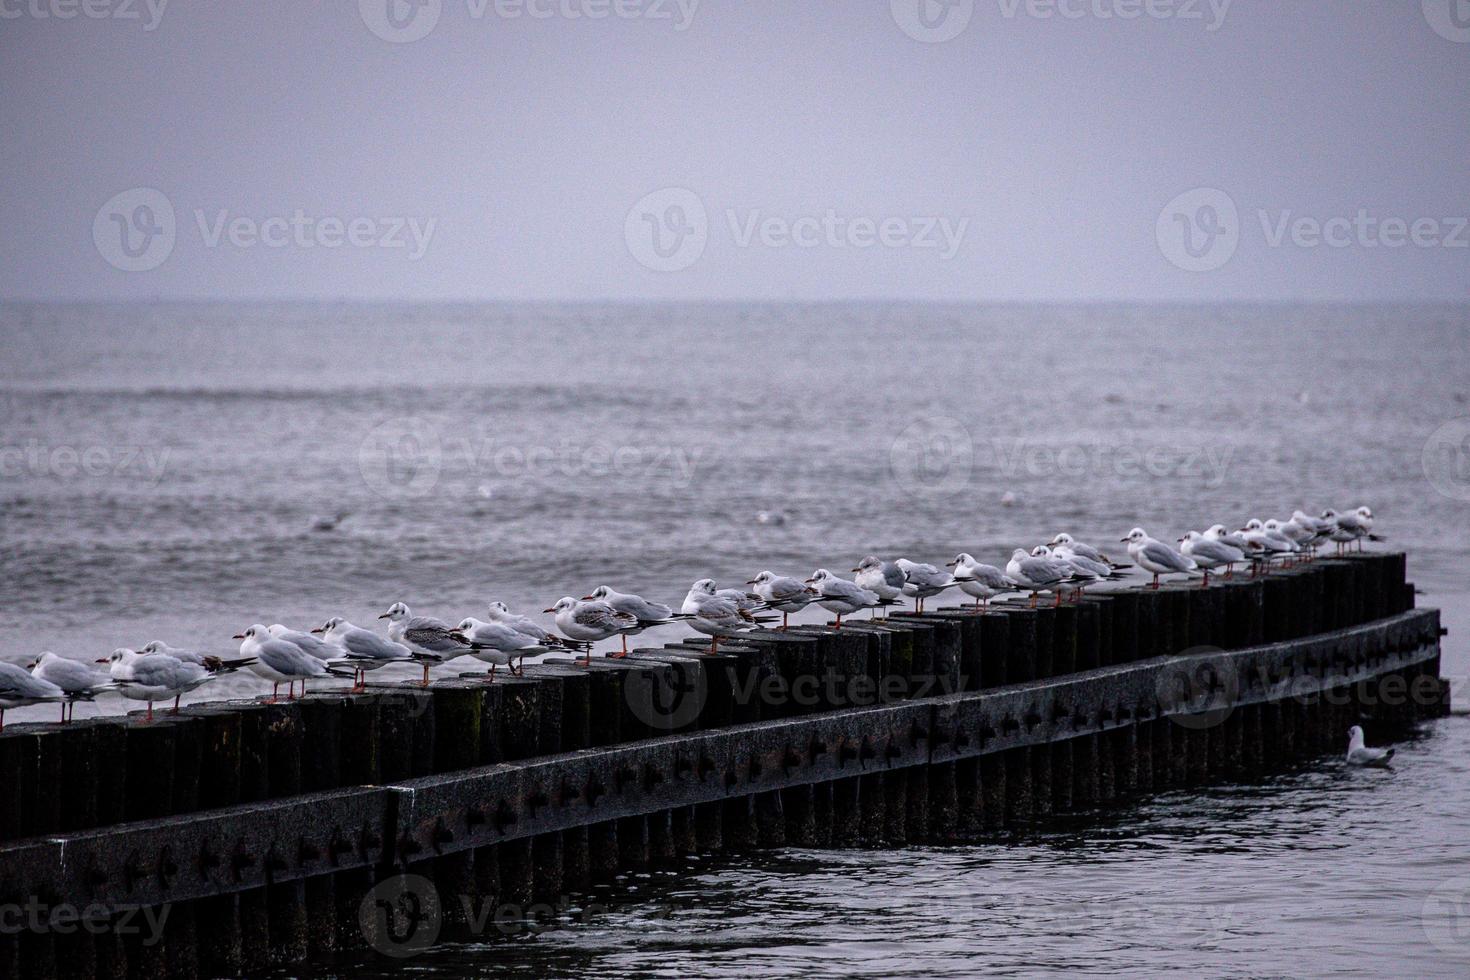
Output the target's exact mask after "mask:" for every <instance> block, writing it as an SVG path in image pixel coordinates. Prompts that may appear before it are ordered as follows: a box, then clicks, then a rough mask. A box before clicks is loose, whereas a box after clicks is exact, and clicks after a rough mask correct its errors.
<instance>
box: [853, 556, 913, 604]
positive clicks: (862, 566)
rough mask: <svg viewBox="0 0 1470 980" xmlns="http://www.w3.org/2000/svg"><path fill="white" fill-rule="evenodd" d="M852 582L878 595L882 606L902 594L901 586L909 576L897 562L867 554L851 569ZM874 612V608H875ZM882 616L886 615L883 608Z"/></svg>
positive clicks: (893, 601) (891, 602) (896, 599)
mask: <svg viewBox="0 0 1470 980" xmlns="http://www.w3.org/2000/svg"><path fill="white" fill-rule="evenodd" d="M852 580H853V582H855V583H856V584H857V585H858V587H859V588H863V589H867V590H868V591H869V592H872V593H874V594H876V595H877V596H878V598H879V599H880V600H881V604H882V605H884V606H888V605H892V604H894V603H896V602H897V601H898V597H899V596H901V595H903V587H904V585H906V584H907V583H908V580H909V577H908V575H907V574H906V573H905V572H904V570H903V569H902V568H899V567H898V562H893V561H884V560H883V559H881V558H879V557H878V556H877V555H868V556H867V557H866V558H864V559H863V560H862V561H860V562H858V565H857V567H856V568H854V569H853V576H852ZM875 612H876V610H875ZM883 615H884V616H887V615H888V612H887V610H884V613H883Z"/></svg>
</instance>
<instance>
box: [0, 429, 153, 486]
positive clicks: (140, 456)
mask: <svg viewBox="0 0 1470 980" xmlns="http://www.w3.org/2000/svg"><path fill="white" fill-rule="evenodd" d="M167 465H168V447H166V446H165V447H160V448H152V447H148V446H102V445H91V446H67V445H62V446H53V445H49V444H47V443H44V442H42V441H41V440H39V439H29V440H27V441H26V442H24V443H22V444H20V445H15V446H0V477H3V478H5V479H15V478H16V477H20V476H49V477H58V478H60V479H63V480H70V479H75V478H77V477H109V478H112V477H136V478H139V479H142V480H146V481H147V482H149V483H157V482H158V481H159V480H160V479H161V478H162V477H163V471H164V469H165V468H166V467H167Z"/></svg>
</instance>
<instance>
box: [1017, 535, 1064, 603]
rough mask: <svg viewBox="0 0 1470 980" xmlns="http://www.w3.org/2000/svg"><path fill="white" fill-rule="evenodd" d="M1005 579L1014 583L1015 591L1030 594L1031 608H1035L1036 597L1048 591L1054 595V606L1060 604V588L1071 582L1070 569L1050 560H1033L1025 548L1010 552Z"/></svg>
mask: <svg viewBox="0 0 1470 980" xmlns="http://www.w3.org/2000/svg"><path fill="white" fill-rule="evenodd" d="M1006 578H1008V579H1010V580H1011V581H1012V582H1014V583H1015V586H1016V588H1017V589H1019V590H1020V591H1022V592H1030V593H1031V608H1032V609H1035V608H1036V598H1037V596H1038V595H1039V594H1040V593H1042V592H1045V591H1048V590H1050V591H1051V592H1052V593H1053V594H1055V595H1056V599H1057V601H1056V604H1057V605H1059V606H1060V605H1061V604H1062V586H1063V585H1065V584H1067V583H1068V582H1070V581H1071V580H1072V575H1071V569H1070V568H1069V567H1068V566H1067V565H1064V564H1063V563H1062V562H1059V561H1056V560H1055V559H1052V558H1033V557H1031V556H1030V555H1028V554H1027V553H1026V549H1025V548H1017V549H1016V550H1015V551H1013V552H1011V560H1010V561H1008V562H1006Z"/></svg>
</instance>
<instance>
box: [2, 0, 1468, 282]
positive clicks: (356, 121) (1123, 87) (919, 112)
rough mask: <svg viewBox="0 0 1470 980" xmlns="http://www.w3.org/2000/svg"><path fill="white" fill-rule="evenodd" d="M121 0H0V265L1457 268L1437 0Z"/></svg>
mask: <svg viewBox="0 0 1470 980" xmlns="http://www.w3.org/2000/svg"><path fill="white" fill-rule="evenodd" d="M159 3H160V0H151V4H150V0H0V14H3V17H0V90H3V92H4V98H3V99H0V128H3V132H4V134H5V138H4V140H3V142H0V166H3V172H4V179H3V181H0V214H3V225H0V236H3V244H4V261H3V263H0V297H4V298H9V299H17V298H86V299H92V298H100V299H108V298H121V299H139V298H150V297H176V296H177V297H218V298H250V297H266V298H269V297H286V298H291V297H321V298H338V297H346V298H363V299H371V298H402V299H435V298H470V299H573V300H577V299H604V298H611V299H681V300H685V299H740V298H752V299H774V300H781V299H844V298H872V297H892V298H915V299H934V300H951V301H956V300H958V301H963V300H1060V301H1069V300H1112V299H1119V300H1215V299H1323V300H1328V299H1366V300H1374V299H1461V300H1463V299H1466V298H1467V297H1470V288H1467V287H1470V276H1467V272H1470V231H1467V230H1466V228H1465V216H1466V215H1467V214H1470V152H1467V151H1470V0H1423V2H1422V3H1421V0H1388V2H1378V0H1372V2H1369V0H1290V2H1282V0H1234V2H1227V0H1213V3H1212V2H1211V0H1029V2H1027V0H943V2H940V0H892V2H890V0H697V2H696V0H682V2H680V0H361V2H358V0H335V2H327V3H305V2H301V0H294V2H286V0H279V2H265V0H257V2H220V0H215V2H189V0H172V2H170V3H167V5H166V6H165V7H163V8H162V9H161V10H160V8H159ZM65 15H74V16H65ZM102 15H106V16H102ZM573 15H575V16H573ZM966 18H968V19H966ZM419 35H422V36H419ZM950 35H953V36H950ZM1181 195H1182V197H1181ZM169 209H171V210H172V212H173V222H172V224H171V225H170V223H169V221H168V216H167V214H166V212H167V211H168V210H169ZM1302 219H1306V220H1302Z"/></svg>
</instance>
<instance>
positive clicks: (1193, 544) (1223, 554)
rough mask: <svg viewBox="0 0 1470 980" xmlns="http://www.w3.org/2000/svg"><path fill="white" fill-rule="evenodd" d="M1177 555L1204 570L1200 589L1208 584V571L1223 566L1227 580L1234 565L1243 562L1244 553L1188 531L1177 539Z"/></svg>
mask: <svg viewBox="0 0 1470 980" xmlns="http://www.w3.org/2000/svg"><path fill="white" fill-rule="evenodd" d="M1179 553H1180V554H1182V555H1184V556H1185V557H1186V558H1189V559H1191V560H1192V561H1193V562H1194V563H1195V564H1196V565H1198V566H1199V567H1200V568H1202V569H1204V572H1205V580H1204V584H1203V585H1201V586H1200V588H1205V587H1206V586H1208V585H1209V584H1210V569H1212V568H1219V567H1220V566H1221V565H1224V566H1225V576H1226V577H1227V578H1228V577H1229V576H1230V574H1231V572H1232V571H1234V565H1235V563H1236V562H1242V561H1245V553H1244V552H1243V551H1241V550H1240V549H1239V548H1237V547H1235V546H1234V545H1230V544H1226V543H1225V542H1224V541H1219V540H1215V539H1212V538H1207V537H1205V536H1204V535H1203V534H1200V533H1199V532H1198V531H1190V532H1189V533H1188V534H1186V535H1185V536H1184V537H1182V538H1180V539H1179Z"/></svg>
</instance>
